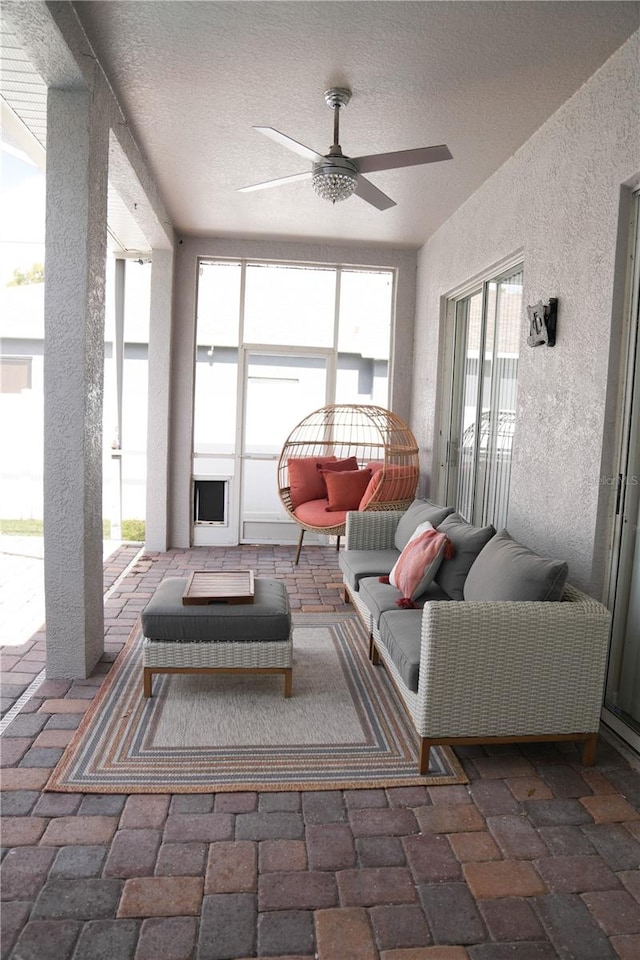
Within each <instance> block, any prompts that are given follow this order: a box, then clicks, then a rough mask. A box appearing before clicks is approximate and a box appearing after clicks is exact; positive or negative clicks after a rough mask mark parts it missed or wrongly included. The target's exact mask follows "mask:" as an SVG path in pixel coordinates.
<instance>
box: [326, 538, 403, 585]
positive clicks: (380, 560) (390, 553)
mask: <svg viewBox="0 0 640 960" xmlns="http://www.w3.org/2000/svg"><path fill="white" fill-rule="evenodd" d="M399 556H400V554H399V553H398V551H397V550H395V549H393V548H392V549H390V550H342V551H341V552H340V553H339V554H338V563H339V564H340V569H341V570H342V572H343V574H344V580H345V583H346V584H347V585H348V586H349V587H350V588H351V589H352V590H359V589H360V586H359V584H360V581H361V580H362V578H363V577H386V576H387V575H388V574H389V572H390V571H391V569H392V567H393V565H394V563H395V562H396V560H397V559H398V557H399Z"/></svg>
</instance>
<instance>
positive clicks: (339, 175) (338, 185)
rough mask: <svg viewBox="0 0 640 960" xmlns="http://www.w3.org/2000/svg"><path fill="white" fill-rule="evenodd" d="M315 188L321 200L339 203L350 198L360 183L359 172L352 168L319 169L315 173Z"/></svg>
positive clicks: (313, 181)
mask: <svg viewBox="0 0 640 960" xmlns="http://www.w3.org/2000/svg"><path fill="white" fill-rule="evenodd" d="M312 183H313V189H314V190H315V192H316V193H317V194H318V196H319V197H320V198H321V200H330V201H331V203H339V202H340V201H341V200H348V199H349V197H350V196H351V195H352V194H353V192H354V191H355V189H356V185H357V183H358V174H357V173H355V172H353V171H351V170H346V169H345V170H340V171H337V170H318V171H316V172H315V173H314V174H313V179H312Z"/></svg>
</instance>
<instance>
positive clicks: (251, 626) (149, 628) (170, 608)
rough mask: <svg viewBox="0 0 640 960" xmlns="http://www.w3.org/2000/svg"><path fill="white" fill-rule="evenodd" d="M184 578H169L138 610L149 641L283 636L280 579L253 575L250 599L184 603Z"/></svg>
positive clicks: (286, 613) (286, 611)
mask: <svg viewBox="0 0 640 960" xmlns="http://www.w3.org/2000/svg"><path fill="white" fill-rule="evenodd" d="M186 583H187V579H186V577H167V579H166V580H163V581H162V583H161V584H160V586H159V587H158V589H157V590H156V592H155V593H154V595H153V597H152V598H151V600H150V601H149V603H148V604H147V605H146V607H145V608H144V610H143V611H142V615H141V620H142V632H143V633H144V635H145V637H148V638H149V639H152V640H175V641H178V642H179V641H187V642H190V643H194V642H195V643H197V642H202V643H205V642H215V641H216V640H221V641H227V642H229V641H233V642H242V641H252V642H255V641H257V640H267V641H268V640H287V639H288V638H289V634H290V632H291V611H290V608H289V597H288V595H287V591H286V588H285V586H284V584H283V583H281V582H280V581H279V580H264V579H256V580H255V582H254V586H255V596H254V602H253V603H208V604H206V605H204V604H203V605H199V604H194V605H187V606H185V605H184V604H183V603H182V595H183V593H184V590H185V586H186Z"/></svg>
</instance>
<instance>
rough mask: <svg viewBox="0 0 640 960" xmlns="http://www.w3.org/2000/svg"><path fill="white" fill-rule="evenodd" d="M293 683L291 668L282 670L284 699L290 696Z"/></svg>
mask: <svg viewBox="0 0 640 960" xmlns="http://www.w3.org/2000/svg"><path fill="white" fill-rule="evenodd" d="M292 683H293V670H292V668H291V667H287V668H285V670H284V695H285V697H290V696H291V687H292Z"/></svg>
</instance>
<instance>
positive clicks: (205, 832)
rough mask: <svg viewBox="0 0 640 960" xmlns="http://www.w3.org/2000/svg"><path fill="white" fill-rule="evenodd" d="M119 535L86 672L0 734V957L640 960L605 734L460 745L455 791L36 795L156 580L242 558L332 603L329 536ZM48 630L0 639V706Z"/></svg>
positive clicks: (625, 808)
mask: <svg viewBox="0 0 640 960" xmlns="http://www.w3.org/2000/svg"><path fill="white" fill-rule="evenodd" d="M123 549H124V552H123V553H121V554H120V555H119V556H118V555H116V557H115V558H112V559H111V560H110V561H109V563H108V564H107V565H106V566H105V589H106V591H107V592H106V594H105V629H106V636H105V654H104V657H103V659H102V661H101V662H100V663H99V664H98V667H97V668H96V671H95V672H94V675H93V676H91V677H89V678H88V679H86V680H75V681H70V680H69V681H66V680H65V681H61V680H45V681H44V682H43V683H42V684H41V686H40V687H39V688H38V689H37V690H36V691H35V693H34V694H33V695H32V696H31V697H30V699H28V700H27V701H26V702H25V703H24V704H23V705H22V706H21V708H20V710H19V712H18V713H17V715H16V716H15V718H14V719H12V720H11V722H10V723H9V724H8V726H7V727H6V729H5V731H4V735H3V737H2V740H1V741H0V745H1V747H2V751H1V756H2V765H3V769H2V813H3V821H2V863H1V865H0V880H1V887H0V896H1V898H2V940H1V950H0V953H1V960H9V958H11V960H245V958H250V957H271V958H280V960H283V958H284V960H311V958H314V957H317V958H318V960H376V958H377V960H507V958H509V960H552V958H561V960H565V958H575V960H608V958H616V957H617V958H620V960H632V958H637V957H640V871H639V867H640V812H639V811H640V775H639V774H638V773H637V772H636V770H635V769H632V767H631V766H630V765H629V763H628V762H627V760H626V759H625V758H624V757H623V756H622V755H621V754H620V753H619V752H618V751H617V750H615V749H614V748H613V746H612V745H611V744H610V743H608V742H607V741H605V740H604V739H601V742H600V748H599V753H598V761H597V764H596V766H595V767H593V768H591V769H589V770H587V769H584V768H583V767H582V766H581V765H580V763H579V760H578V752H577V750H576V749H575V748H574V747H573V746H572V745H570V744H563V743H558V744H538V745H535V744H534V745H524V744H523V745H520V746H518V745H513V746H512V745H509V746H504V747H496V748H491V749H489V748H486V749H485V748H482V747H469V748H465V749H461V750H459V751H458V753H459V756H460V759H461V761H462V763H463V765H464V768H465V770H466V772H467V775H468V777H469V783H468V785H464V786H454V787H447V786H442V787H411V788H396V789H387V790H383V789H379V790H370V789H368V790H344V791H341V790H329V791H317V792H306V791H300V792H297V793H296V792H286V793H281V794H280V793H235V794H234V793H230V794H229V793H227V794H224V793H220V794H197V795H191V796H190V795H148V796H147V795H140V794H134V795H130V796H128V795H126V794H125V795H115V796H114V795H109V796H107V795H104V796H102V795H99V794H86V795H82V794H46V793H43V792H42V787H43V786H44V784H45V783H46V780H47V778H48V775H49V773H50V771H51V769H52V768H53V766H54V765H55V763H56V761H57V759H58V758H59V757H60V756H61V754H62V752H63V750H64V747H65V745H66V743H67V742H68V739H69V737H70V736H71V734H72V732H73V730H74V729H75V728H76V727H77V725H78V723H79V722H80V719H81V717H82V715H83V713H84V711H85V710H86V708H87V706H88V704H89V703H90V701H91V699H92V697H93V696H94V694H95V692H96V690H97V689H98V687H99V685H100V683H101V682H102V680H103V679H104V676H105V674H106V673H108V671H109V669H110V667H111V664H112V663H113V660H114V659H115V657H116V655H117V653H118V651H119V650H120V649H121V647H122V645H123V643H124V642H125V640H126V638H127V637H128V635H129V632H130V631H131V629H132V627H133V626H134V623H135V621H136V618H137V616H138V614H139V612H140V610H141V609H142V607H143V606H144V604H145V603H146V601H147V600H148V599H149V597H150V596H151V595H152V593H153V591H154V589H155V588H156V586H157V585H158V583H160V581H161V580H162V579H163V577H165V576H169V575H183V574H187V573H188V572H190V571H191V570H193V569H203V568H204V569H207V568H208V569H224V568H225V567H227V568H229V569H232V568H237V567H239V566H240V567H252V568H253V569H255V570H256V571H257V572H258V574H259V575H261V576H273V577H277V578H280V579H282V580H284V582H285V583H286V585H287V588H288V590H289V595H290V597H291V603H292V606H293V608H294V610H299V611H305V610H307V611H317V610H323V611H329V612H330V611H336V610H344V609H347V608H346V607H345V605H344V602H343V597H342V593H341V590H340V581H341V578H340V573H339V569H338V565H337V559H336V552H335V549H334V548H332V547H326V548H325V547H306V548H305V549H304V550H303V554H302V558H301V562H300V564H299V566H298V567H295V566H294V565H293V556H294V550H293V548H287V547H252V546H242V547H238V548H233V549H220V548H198V549H192V550H171V551H169V552H168V553H166V554H144V553H142V554H139V555H138V556H137V559H136V554H135V551H132V548H131V547H127V548H123ZM132 560H133V563H132V564H131V565H130V567H129V568H128V569H126V564H127V563H130V561H132ZM107 588H108V589H107ZM44 644H45V635H44V631H40V632H38V633H36V634H35V635H34V636H33V637H32V638H31V639H30V640H29V641H27V642H26V643H24V644H21V645H20V646H19V647H16V646H13V647H9V646H7V647H6V648H4V651H3V652H4V654H5V656H4V663H3V668H2V669H3V688H4V692H5V694H6V696H5V699H4V701H3V712H5V711H6V710H7V709H10V707H11V704H13V703H14V702H15V700H16V697H18V696H20V695H21V694H23V693H24V691H25V690H26V689H28V686H29V683H30V682H31V681H32V680H33V678H34V677H36V676H37V675H38V674H39V673H40V671H41V670H42V666H43V662H44ZM372 669H373V668H372ZM9 716H11V714H9ZM634 766H635V765H634Z"/></svg>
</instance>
